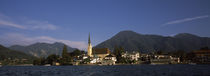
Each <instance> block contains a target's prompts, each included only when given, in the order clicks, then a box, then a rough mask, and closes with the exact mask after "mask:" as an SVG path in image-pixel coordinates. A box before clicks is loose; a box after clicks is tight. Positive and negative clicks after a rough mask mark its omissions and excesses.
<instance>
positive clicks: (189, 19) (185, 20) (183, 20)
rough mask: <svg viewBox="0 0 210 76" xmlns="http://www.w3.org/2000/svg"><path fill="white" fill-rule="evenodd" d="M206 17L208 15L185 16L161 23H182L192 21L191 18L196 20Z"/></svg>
mask: <svg viewBox="0 0 210 76" xmlns="http://www.w3.org/2000/svg"><path fill="white" fill-rule="evenodd" d="M208 17H209V15H203V16H197V17H191V18H185V19H180V20H175V21H170V22H167V23H165V24H163V25H164V26H166V25H171V24H178V23H184V22H188V21H193V20H197V19H203V18H208Z"/></svg>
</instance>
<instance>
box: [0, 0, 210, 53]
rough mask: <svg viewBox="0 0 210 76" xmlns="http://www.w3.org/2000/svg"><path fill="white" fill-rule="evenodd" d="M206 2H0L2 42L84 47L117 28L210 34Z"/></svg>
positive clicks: (208, 3)
mask: <svg viewBox="0 0 210 76" xmlns="http://www.w3.org/2000/svg"><path fill="white" fill-rule="evenodd" d="M209 28H210V0H0V44H1V45H4V46H11V45H30V44H33V43H36V42H46V43H54V42H63V43H65V44H67V45H69V46H71V47H75V48H79V49H83V50H84V49H86V48H87V42H88V34H89V33H90V36H91V42H92V45H93V46H95V45H97V44H99V43H101V42H103V41H105V40H107V39H109V38H111V37H112V36H114V35H115V34H117V33H118V32H120V31H123V30H132V31H135V32H137V33H140V34H157V35H163V36H173V35H176V34H178V33H191V34H195V35H198V36H202V37H210V30H209Z"/></svg>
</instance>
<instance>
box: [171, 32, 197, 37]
mask: <svg viewBox="0 0 210 76" xmlns="http://www.w3.org/2000/svg"><path fill="white" fill-rule="evenodd" d="M174 37H199V36H197V35H194V34H190V33H179V34H177V35H175V36H174Z"/></svg>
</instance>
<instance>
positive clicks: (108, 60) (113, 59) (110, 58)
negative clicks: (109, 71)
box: [101, 54, 117, 65]
mask: <svg viewBox="0 0 210 76" xmlns="http://www.w3.org/2000/svg"><path fill="white" fill-rule="evenodd" d="M116 61H117V59H116V57H115V56H114V55H112V54H109V55H107V56H106V57H105V58H104V59H103V61H102V62H101V64H102V65H115V62H116Z"/></svg>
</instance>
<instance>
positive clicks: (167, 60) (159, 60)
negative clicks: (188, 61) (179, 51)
mask: <svg viewBox="0 0 210 76" xmlns="http://www.w3.org/2000/svg"><path fill="white" fill-rule="evenodd" d="M150 62H151V64H177V63H180V59H179V58H176V57H172V56H170V55H154V58H152V59H150Z"/></svg>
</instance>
